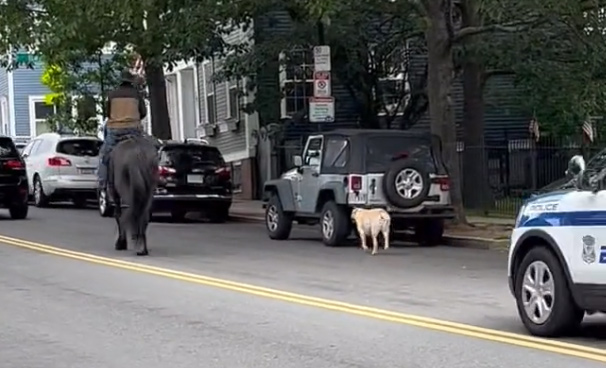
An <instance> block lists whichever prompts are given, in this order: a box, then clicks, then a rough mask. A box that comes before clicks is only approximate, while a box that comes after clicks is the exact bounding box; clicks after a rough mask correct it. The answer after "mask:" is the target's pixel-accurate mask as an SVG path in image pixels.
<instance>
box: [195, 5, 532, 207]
mask: <svg viewBox="0 0 606 368" xmlns="http://www.w3.org/2000/svg"><path fill="white" fill-rule="evenodd" d="M292 25H293V23H292V20H291V18H290V16H289V15H288V12H286V11H279V10H276V11H272V12H269V13H267V14H265V15H264V16H262V17H258V18H256V19H255V21H254V25H253V27H251V28H250V30H249V32H248V33H247V34H245V33H244V32H242V31H236V32H233V33H232V34H230V35H229V37H228V39H227V41H228V42H229V41H231V42H243V41H246V40H251V39H254V42H255V43H259V42H268V41H271V38H272V37H273V36H276V35H288V34H290V32H291V29H292ZM253 36H254V37H253ZM253 47H254V46H253ZM301 52H302V53H305V52H311V50H301ZM407 55H409V56H407V57H408V60H407V62H408V63H410V65H409V67H408V72H407V75H398V76H392V77H390V78H385V79H386V80H385V83H392V82H394V83H414V82H415V78H418V77H420V75H421V74H422V73H423V71H424V69H425V64H426V61H425V60H426V56H425V54H424V53H419V52H410V53H407ZM279 58H280V55H275V58H274V59H273V60H268V61H267V63H266V66H265V67H264V68H263V69H261V70H258V71H257V75H256V80H255V82H256V89H255V92H254V95H251V94H249V95H248V96H246V97H238V94H237V90H238V88H242V86H243V85H245V83H246V80H241V81H230V82H216V81H215V79H214V75H215V74H216V73H217V72H220V70H221V67H222V60H220V59H214V60H206V61H204V62H203V63H201V64H199V65H197V69H198V90H199V94H200V96H199V101H200V120H199V121H200V124H201V125H200V131H201V135H202V136H203V137H205V139H207V140H209V141H210V142H211V143H212V144H214V145H216V146H217V147H218V148H219V149H220V150H221V151H222V152H223V153H224V154H225V156H226V160H227V161H228V162H231V163H232V165H233V166H234V174H235V177H236V179H237V181H238V182H237V184H238V187H239V189H241V191H242V196H243V197H244V198H250V199H252V198H255V197H256V195H257V194H258V193H257V192H258V187H259V184H261V183H262V181H263V180H265V179H268V177H267V176H268V175H267V174H265V171H266V170H265V169H264V167H265V166H266V165H265V162H264V160H263V159H262V158H260V157H257V156H258V155H257V153H258V151H259V149H260V148H261V145H260V143H261V140H262V139H263V137H264V135H266V132H267V129H266V127H267V126H268V125H269V124H272V123H279V124H280V126H282V128H283V131H282V134H281V138H280V141H279V142H278V149H279V150H278V151H279V152H276V151H272V152H271V156H272V158H271V159H272V160H273V161H278V165H277V167H274V168H273V170H269V171H273V172H272V173H271V174H269V175H272V176H273V175H276V174H278V173H279V172H280V171H282V170H284V169H285V168H286V167H289V166H290V157H291V156H292V155H293V154H294V153H295V152H297V151H298V150H300V149H301V148H302V144H303V142H305V139H306V137H307V135H309V134H310V133H312V132H314V131H318V130H321V131H326V130H332V129H336V128H355V127H358V126H359V121H360V119H361V117H360V113H359V112H360V109H359V106H357V102H356V100H355V99H354V98H353V97H352V95H351V93H350V91H349V90H348V89H347V88H346V86H344V85H343V84H341V83H339V81H338V80H333V83H332V95H333V97H334V99H335V122H330V123H310V122H309V120H308V119H307V116H306V115H307V114H306V112H307V109H308V101H309V97H311V96H313V80H312V79H306V78H307V77H306V76H309V75H310V74H313V73H307V72H306V70H307V69H309V68H311V69H313V65H311V64H312V62H310V61H305V60H309V59H310V58H309V57H307V56H305V55H304V56H302V57H301V58H300V59H301V60H303V62H302V63H301V65H297V66H296V68H297V69H298V70H299V71H303V72H302V73H299V74H298V75H294V74H295V73H293V72H292V70H293V69H292V68H285V69H284V68H282V67H280V62H279ZM312 71H313V70H312ZM301 76H303V77H301ZM280 91H284V94H283V95H281V94H280ZM514 93H515V87H514V85H513V80H512V79H511V78H509V77H504V76H495V77H493V78H491V79H489V80H488V81H487V84H486V88H485V101H486V107H485V110H486V111H485V123H486V133H485V134H486V140H487V142H489V144H490V142H499V143H498V144H505V145H507V144H508V143H507V142H510V141H519V140H527V139H528V138H529V137H528V120H527V116H525V114H523V113H521V112H520V111H519V109H516V103H515V101H514V99H512V98H511V96H513V94H514ZM254 98H256V99H262V100H263V101H264V103H263V108H261V109H258V110H257V112H255V113H254V114H252V115H248V114H244V113H242V112H240V110H239V108H237V106H241V104H243V103H246V102H248V101H251V99H254ZM454 100H455V101H454V102H455V111H456V120H457V124H458V125H459V126H460V124H461V122H462V120H463V93H462V83H461V81H456V83H455V85H454ZM398 114H399V113H398ZM399 118H400V116H396V119H399ZM398 126H399V124H398V123H397V122H396V123H394V124H392V127H396V128H397V127H398ZM411 129H412V130H427V129H429V117H428V115H427V113H425V114H424V115H422V116H421V118H420V119H419V121H418V122H417V123H416V124H415V125H414V126H413V127H412V128H411ZM264 132H265V133H264ZM501 142H505V143H501ZM260 166H262V167H263V168H260ZM270 166H271V165H270Z"/></svg>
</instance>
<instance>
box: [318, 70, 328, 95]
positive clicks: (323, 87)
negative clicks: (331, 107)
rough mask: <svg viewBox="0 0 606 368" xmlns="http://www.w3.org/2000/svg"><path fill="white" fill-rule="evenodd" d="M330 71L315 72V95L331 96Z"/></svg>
mask: <svg viewBox="0 0 606 368" xmlns="http://www.w3.org/2000/svg"><path fill="white" fill-rule="evenodd" d="M330 96H331V91H330V72H315V73H314V97H330Z"/></svg>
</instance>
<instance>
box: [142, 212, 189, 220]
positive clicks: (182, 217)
mask: <svg viewBox="0 0 606 368" xmlns="http://www.w3.org/2000/svg"><path fill="white" fill-rule="evenodd" d="M185 215H187V211H184V210H180V209H175V210H172V211H170V217H171V218H172V219H173V221H175V222H183V221H184V220H185ZM149 217H150V218H151V213H150V214H149Z"/></svg>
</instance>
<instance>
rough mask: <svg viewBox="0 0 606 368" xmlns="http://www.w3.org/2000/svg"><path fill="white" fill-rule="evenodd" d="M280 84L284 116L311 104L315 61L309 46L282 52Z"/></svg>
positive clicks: (293, 113)
mask: <svg viewBox="0 0 606 368" xmlns="http://www.w3.org/2000/svg"><path fill="white" fill-rule="evenodd" d="M280 61H281V64H282V66H281V67H280V68H281V69H280V70H281V72H280V86H281V87H282V93H283V95H284V97H283V99H282V105H281V114H282V117H283V118H284V117H289V116H291V117H292V116H293V115H295V114H296V113H298V112H300V111H301V110H304V109H307V108H308V106H309V98H310V97H313V91H314V80H313V74H314V63H313V54H312V51H311V50H310V49H308V48H297V49H293V50H291V51H290V52H288V53H281V54H280Z"/></svg>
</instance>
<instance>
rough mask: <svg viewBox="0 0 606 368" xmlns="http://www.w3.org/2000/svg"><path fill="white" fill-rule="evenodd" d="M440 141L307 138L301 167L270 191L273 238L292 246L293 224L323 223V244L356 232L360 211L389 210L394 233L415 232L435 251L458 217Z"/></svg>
mask: <svg viewBox="0 0 606 368" xmlns="http://www.w3.org/2000/svg"><path fill="white" fill-rule="evenodd" d="M441 157H442V156H441V142H440V140H439V138H438V137H437V136H434V135H430V134H415V133H411V132H404V131H392V130H361V129H360V130H347V129H345V130H335V131H332V132H329V133H323V134H316V135H312V136H310V137H309V138H308V140H307V144H306V145H305V149H304V150H303V156H302V157H301V156H295V157H294V163H295V168H294V169H292V170H290V171H288V172H286V173H284V175H282V177H281V178H280V179H276V180H270V181H268V182H266V183H265V185H264V201H265V202H266V204H265V208H266V212H265V218H266V225H267V231H268V234H269V237H270V238H272V239H278V240H282V239H287V238H288V237H289V235H290V231H291V228H292V223H293V221H297V222H298V223H303V224H309V225H315V224H321V234H322V239H323V242H324V244H326V245H329V246H334V245H338V244H340V243H341V242H343V241H344V240H345V239H346V238H347V237H348V236H349V235H350V233H351V230H352V223H351V219H350V215H351V210H352V208H354V207H365V208H383V209H385V210H387V211H388V212H389V213H390V214H391V217H392V228H393V230H405V229H408V228H413V229H414V231H415V233H416V235H417V238H418V239H419V241H420V242H421V243H423V244H426V245H436V244H438V243H439V242H440V240H441V239H442V234H443V231H444V219H449V218H453V217H454V209H453V207H452V205H451V201H450V193H449V189H450V187H449V184H450V182H449V177H448V174H447V172H446V168H445V166H444V164H443V162H442V159H441Z"/></svg>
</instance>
